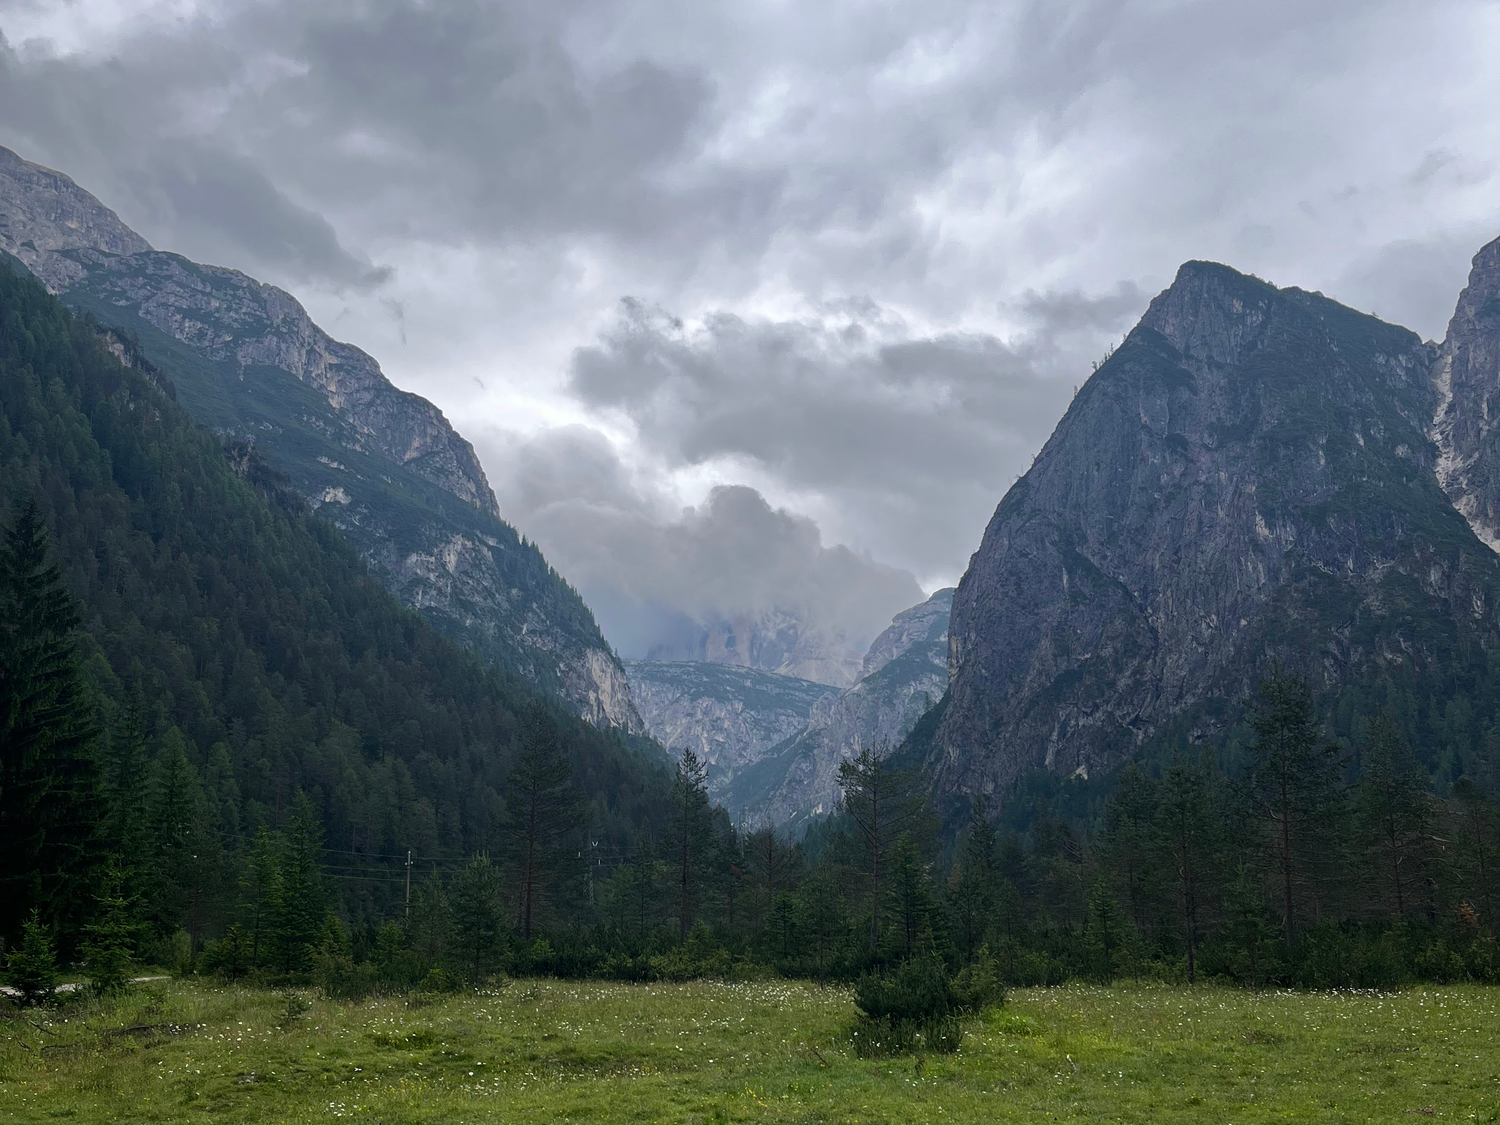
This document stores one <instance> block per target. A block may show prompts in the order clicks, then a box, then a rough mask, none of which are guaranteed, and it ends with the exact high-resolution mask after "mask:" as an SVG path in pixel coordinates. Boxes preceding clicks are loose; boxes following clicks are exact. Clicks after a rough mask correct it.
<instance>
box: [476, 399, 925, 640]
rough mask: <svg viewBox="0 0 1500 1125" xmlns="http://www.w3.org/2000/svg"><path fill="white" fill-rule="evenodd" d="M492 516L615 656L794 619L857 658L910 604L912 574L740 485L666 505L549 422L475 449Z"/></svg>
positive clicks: (591, 445) (606, 454) (612, 456)
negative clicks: (730, 627)
mask: <svg viewBox="0 0 1500 1125" xmlns="http://www.w3.org/2000/svg"><path fill="white" fill-rule="evenodd" d="M479 448H480V451H481V453H482V454H483V455H484V456H485V460H486V462H487V463H488V464H490V465H492V466H496V467H501V468H502V471H501V472H499V473H497V474H495V476H496V478H497V480H498V481H499V484H498V486H497V490H496V491H497V495H498V497H499V499H500V505H501V510H502V511H503V512H504V514H505V515H506V517H507V518H508V519H511V520H513V521H515V522H516V523H517V524H519V525H520V526H522V527H524V528H526V529H527V533H528V534H529V535H530V536H532V537H533V538H534V539H535V540H536V541H537V543H538V544H539V545H540V546H541V547H542V549H543V551H544V552H546V554H547V557H548V558H549V559H550V560H552V562H553V564H554V565H555V566H557V567H559V568H560V569H561V570H562V571H563V573H565V574H566V575H567V576H568V577H569V579H570V580H571V581H572V582H573V583H574V584H575V585H576V586H578V588H579V589H580V590H581V591H582V592H583V594H584V596H585V598H586V599H587V600H588V602H589V605H590V606H592V607H593V609H594V612H595V614H596V615H597V616H598V617H599V619H600V623H601V625H602V626H603V627H604V629H605V634H606V635H607V636H608V637H609V638H610V640H611V641H612V642H613V643H614V644H615V645H616V647H618V648H619V649H620V650H621V652H622V653H623V654H624V655H626V656H644V655H645V654H646V653H647V652H648V651H649V650H650V649H651V648H652V647H653V646H658V645H665V646H671V645H674V644H677V645H683V644H690V643H691V636H692V634H693V633H694V631H695V630H696V629H697V628H698V627H700V626H702V625H705V624H709V623H713V622H718V621H724V620H729V619H733V618H735V617H737V616H741V615H749V616H752V617H754V616H756V615H759V614H762V613H765V612H767V611H771V610H778V609H779V610H784V611H789V612H793V613H795V614H797V615H798V617H799V618H800V619H801V620H802V621H804V622H805V623H807V624H808V625H810V626H811V627H812V628H814V629H816V630H822V631H824V632H826V633H827V634H828V635H829V636H842V637H846V638H849V639H850V640H851V642H852V643H853V644H854V645H855V647H856V649H857V650H859V651H862V650H863V647H864V645H866V644H868V643H869V641H870V640H871V639H873V637H874V636H875V634H876V633H877V632H879V631H880V630H881V629H882V628H884V627H885V625H886V624H887V623H888V622H889V621H890V619H891V617H892V616H894V615H895V614H896V613H898V612H899V611H901V610H903V609H906V608H908V607H910V606H911V605H914V604H915V603H917V602H918V601H920V600H921V598H922V591H921V588H920V587H919V586H918V585H917V583H916V581H915V579H913V578H912V576H911V575H910V574H908V573H906V572H904V571H900V570H897V569H895V568H893V567H890V566H885V565H882V564H880V563H877V562H875V561H874V560H873V559H871V558H870V557H868V556H867V555H862V554H859V553H856V552H854V551H851V550H849V549H848V548H847V547H842V546H829V545H825V544H824V543H823V541H822V537H821V535H820V533H819V530H818V527H817V525H816V524H815V523H814V522H813V521H812V520H810V519H808V518H806V517H805V516H799V515H796V514H795V513H792V512H788V511H786V510H784V509H780V508H775V507H773V506H772V505H770V504H769V503H767V501H766V500H765V498H764V497H763V496H761V494H760V493H759V492H757V491H756V490H754V489H752V488H747V487H744V486H727V487H718V488H714V489H712V490H711V491H710V492H709V495H708V497H707V498H706V499H705V501H704V502H703V503H702V504H701V505H698V506H696V507H690V508H687V509H674V508H673V506H672V505H671V503H670V501H669V500H668V499H667V498H666V497H665V496H664V495H662V494H661V493H660V492H659V490H657V489H656V488H654V487H653V486H652V483H651V482H650V481H638V480H636V479H634V478H633V477H632V475H631V474H630V472H629V471H628V470H627V468H626V466H625V465H624V464H623V463H622V462H621V460H620V458H619V457H618V456H617V454H616V453H615V452H614V450H613V449H612V447H611V446H610V444H609V443H608V441H607V440H606V439H605V438H604V437H603V436H602V435H601V434H599V433H598V432H597V431H593V430H590V429H587V428H585V427H581V426H570V427H560V428H558V429H555V430H551V431H548V432H546V433H544V434H542V435H540V436H538V437H535V438H532V439H530V440H527V441H524V442H505V441H503V439H496V438H493V437H492V438H491V439H490V440H489V441H488V442H487V441H486V440H484V439H483V438H481V440H480V441H479Z"/></svg>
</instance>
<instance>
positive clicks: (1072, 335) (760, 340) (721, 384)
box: [570, 286, 1146, 579]
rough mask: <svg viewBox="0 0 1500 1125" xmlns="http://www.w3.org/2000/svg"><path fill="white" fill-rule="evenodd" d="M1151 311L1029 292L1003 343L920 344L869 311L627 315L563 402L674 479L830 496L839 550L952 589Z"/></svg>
mask: <svg viewBox="0 0 1500 1125" xmlns="http://www.w3.org/2000/svg"><path fill="white" fill-rule="evenodd" d="M1145 301H1146V298H1145V296H1144V295H1143V294H1142V293H1140V292H1139V291H1138V290H1137V289H1135V288H1134V287H1133V286H1122V287H1120V288H1118V289H1116V290H1114V291H1112V292H1109V293H1106V294H1103V295H1085V294H1083V293H1080V292H1077V291H1064V292H1049V293H1036V292H1033V293H1030V294H1027V295H1026V296H1025V298H1024V299H1023V300H1022V301H1021V302H1020V303H1019V309H1018V312H1017V315H1018V316H1019V317H1020V318H1021V320H1022V322H1023V325H1024V327H1023V328H1022V330H1020V331H1018V332H1017V333H1016V334H1015V336H1014V337H1013V338H1011V339H1007V340H1002V339H1000V338H998V337H995V336H992V335H986V334H980V333H967V334H960V333H946V334H942V335H932V336H920V335H915V334H913V333H912V332H911V331H910V330H909V329H908V328H907V327H906V326H905V325H903V324H902V323H901V322H900V319H899V318H897V317H895V316H894V315H893V314H891V313H889V312H888V311H887V310H883V309H881V308H880V307H879V306H878V305H874V304H873V303H870V302H850V303H847V304H845V305H843V306H841V308H840V309H838V310H837V312H838V314H839V315H837V316H835V317H832V318H829V319H823V320H817V319H815V320H809V321H769V320H750V319H746V318H742V317H739V316H735V315H732V314H729V313H717V314H714V315H711V316H709V317H707V318H705V319H704V320H703V321H702V322H701V323H697V324H693V325H687V324H684V323H683V322H682V321H681V320H679V319H677V318H675V317H673V316H671V315H669V314H667V313H665V312H663V311H661V310H659V309H653V308H651V307H649V306H646V305H644V304H642V303H640V302H638V301H627V302H625V303H624V304H623V305H622V307H621V310H620V317H619V319H618V321H617V323H616V324H615V325H614V326H613V327H612V328H611V329H610V330H609V331H608V332H607V333H605V335H604V336H603V337H602V338H601V339H600V340H599V341H598V342H597V343H595V344H593V345H590V346H588V347H584V348H580V349H578V351H577V352H575V354H574V357H573V362H572V366H571V383H570V387H571V389H572V391H573V393H574V394H575V395H576V396H577V397H578V399H579V400H580V401H581V402H583V403H585V404H587V405H588V406H589V407H591V408H593V409H595V410H598V411H601V412H604V413H606V414H610V415H618V416H623V417H624V418H626V419H628V421H629V422H630V424H632V425H633V426H634V427H635V429H636V431H637V434H638V436H639V440H640V442H641V444H642V445H643V446H644V447H645V448H647V449H649V450H651V451H652V454H653V456H655V457H657V458H660V459H661V460H662V462H663V463H664V464H665V465H666V466H667V467H668V468H672V469H676V468H681V467H685V466H702V465H713V464H717V463H725V462H728V463H734V462H735V461H741V462H748V463H750V464H753V465H754V466H756V467H757V469H758V470H760V471H761V472H763V473H765V474H767V475H769V476H771V477H774V478H775V479H777V480H779V481H782V482H785V484H786V485H787V486H788V487H790V488H792V489H794V490H796V491H797V492H799V493H801V494H804V495H807V494H813V495H817V496H819V497H821V498H822V500H823V508H824V509H825V510H826V511H828V512H830V513H836V516H835V518H836V519H837V520H839V521H840V522H841V524H842V525H843V526H841V527H840V529H839V530H840V532H841V538H842V537H843V535H852V539H853V541H859V542H862V543H863V545H864V546H866V547H868V548H869V549H871V550H873V551H874V552H875V553H876V554H877V555H878V556H879V557H881V558H886V559H890V560H891V561H893V562H896V563H898V564H899V565H901V566H903V567H906V568H908V569H912V570H914V571H916V572H917V573H919V574H924V575H934V576H937V577H938V578H940V579H943V578H948V579H951V577H952V573H951V568H952V567H953V563H954V561H955V560H957V559H960V558H963V557H964V556H965V555H966V554H967V552H968V551H969V550H970V549H972V547H973V545H974V544H975V543H976V542H977V539H978V535H979V532H980V530H981V529H982V528H983V526H984V522H985V521H986V519H987V518H988V514H989V510H990V509H992V508H993V506H994V504H995V501H996V500H997V499H998V498H999V496H1000V494H1001V493H1002V492H1003V491H1004V490H1005V488H1007V487H1008V486H1009V485H1010V482H1011V480H1012V478H1013V477H1014V475H1015V474H1016V473H1017V472H1020V471H1022V470H1023V469H1024V467H1025V464H1026V460H1027V458H1028V456H1029V455H1030V453H1031V452H1032V451H1034V450H1035V449H1037V448H1039V447H1040V444H1041V442H1042V440H1043V439H1044V438H1045V437H1046V435H1047V433H1048V431H1050V429H1051V428H1052V425H1053V423H1054V422H1055V421H1056V419H1057V417H1058V415H1059V414H1060V413H1061V412H1062V409H1063V407H1064V406H1065V404H1066V402H1067V400H1068V395H1069V394H1070V391H1071V388H1072V387H1073V386H1075V385H1077V384H1078V383H1080V382H1082V380H1083V378H1084V377H1085V376H1086V374H1087V371H1088V368H1089V362H1090V360H1092V359H1093V358H1095V357H1097V356H1098V355H1099V354H1101V353H1102V352H1103V350H1104V349H1105V347H1107V345H1108V343H1110V342H1112V341H1113V340H1114V339H1117V338H1118V335H1119V332H1120V330H1121V328H1122V326H1123V325H1126V324H1128V323H1129V321H1130V320H1131V319H1133V318H1134V316H1136V315H1138V314H1139V312H1140V310H1141V309H1142V308H1143V307H1144V305H1145ZM945 568H946V569H945Z"/></svg>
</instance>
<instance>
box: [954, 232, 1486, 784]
mask: <svg viewBox="0 0 1500 1125" xmlns="http://www.w3.org/2000/svg"><path fill="white" fill-rule="evenodd" d="M1494 257H1495V251H1494V249H1493V248H1489V249H1487V251H1486V252H1485V253H1484V254H1482V255H1481V259H1483V261H1482V262H1477V263H1476V276H1477V277H1480V278H1481V283H1480V284H1478V285H1477V286H1476V285H1475V284H1471V286H1470V291H1469V293H1468V295H1466V298H1465V302H1464V303H1461V305H1460V315H1459V316H1457V317H1455V325H1456V326H1457V331H1456V332H1455V333H1453V334H1450V340H1449V343H1448V344H1447V345H1445V347H1444V349H1443V351H1442V356H1441V360H1442V362H1440V363H1439V364H1438V365H1437V370H1438V371H1440V372H1442V373H1443V374H1442V375H1441V377H1440V378H1438V379H1436V380H1434V378H1433V374H1432V373H1433V371H1434V369H1435V368H1434V360H1435V359H1438V358H1439V357H1438V356H1437V355H1436V354H1435V350H1434V349H1433V348H1432V347H1431V346H1429V345H1426V344H1423V343H1422V342H1421V340H1419V339H1418V338H1417V337H1416V336H1415V335H1414V334H1412V333H1410V332H1408V331H1406V330H1405V329H1402V328H1398V327H1395V326H1392V325H1389V324H1385V323H1383V322H1381V321H1379V320H1377V319H1375V318H1373V317H1369V316H1365V315H1362V314H1360V313H1356V312H1354V311H1352V310H1350V309H1347V308H1345V307H1343V306H1341V305H1338V304H1336V303H1335V302H1333V301H1331V300H1328V299H1326V298H1324V297H1323V296H1321V295H1319V294H1316V293H1307V292H1303V291H1300V290H1297V289H1286V290H1278V289H1276V288H1275V287H1273V286H1271V285H1268V284H1266V283H1264V282H1262V281H1259V280H1257V279H1255V278H1251V277H1247V276H1244V275H1242V274H1239V273H1236V272H1235V271H1233V270H1231V269H1228V268H1226V267H1224V266H1221V265H1214V264H1211V263H1205V262H1190V263H1188V264H1187V265H1185V266H1183V267H1182V269H1181V271H1180V272H1179V273H1178V275H1177V279H1176V280H1175V281H1174V282H1173V284H1172V286H1171V287H1170V288H1169V289H1167V290H1166V291H1165V292H1164V293H1162V294H1161V295H1160V296H1158V297H1157V298H1156V299H1155V300H1154V301H1153V302H1152V304H1151V306H1150V309H1149V310H1148V311H1147V313H1146V315H1145V317H1144V318H1143V320H1142V321H1141V323H1140V324H1139V325H1138V326H1137V327H1136V328H1135V329H1134V330H1133V331H1132V332H1131V333H1130V335H1129V336H1128V337H1127V338H1126V340H1125V341H1124V343H1123V344H1122V345H1121V346H1120V348H1119V349H1118V350H1117V351H1116V352H1115V353H1114V354H1113V356H1112V357H1111V358H1110V359H1109V360H1108V361H1107V362H1105V363H1104V364H1103V365H1102V366H1101V367H1100V368H1099V369H1098V371H1097V373H1096V374H1095V375H1094V376H1093V377H1092V378H1091V379H1090V380H1089V381H1088V382H1087V383H1086V384H1085V385H1084V386H1083V387H1082V389H1081V390H1080V391H1079V393H1078V395H1077V396H1076V398H1075V399H1074V401H1073V403H1072V405H1071V407H1070V408H1069V410H1068V412H1067V414H1066V416H1065V417H1064V418H1063V419H1062V421H1061V422H1060V423H1059V424H1058V426H1057V429H1056V430H1055V432H1054V433H1053V435H1052V437H1051V438H1050V439H1049V441H1048V442H1047V444H1046V445H1045V447H1044V448H1043V449H1042V451H1041V453H1040V454H1039V455H1038V456H1037V458H1036V460H1035V462H1034V463H1033V465H1032V467H1031V469H1030V471H1029V472H1028V473H1026V474H1025V476H1023V477H1022V478H1021V479H1020V480H1019V481H1017V483H1016V484H1015V485H1014V487H1012V488H1011V489H1010V491H1009V492H1008V493H1007V494H1006V495H1005V498H1004V499H1003V500H1001V502H1000V505H999V507H998V508H997V509H996V511H995V515H994V517H993V519H992V520H991V521H990V524H989V526H988V528H986V530H985V533H984V538H983V542H982V543H981V545H980V547H979V550H978V551H977V552H976V553H975V555H974V556H973V558H972V559H971V560H970V564H969V568H968V571H967V572H966V573H965V575H964V577H963V580H962V582H961V583H960V584H959V587H958V592H957V595H956V597H955V599H954V605H953V619H952V631H951V641H950V654H949V662H950V670H951V673H952V684H951V687H950V690H949V695H948V699H947V701H946V704H945V710H944V711H943V713H942V719H941V723H940V724H938V725H937V728H936V733H935V736H934V738H933V740H932V743H931V745H930V746H929V747H928V748H927V749H926V754H927V756H928V764H929V765H930V766H931V767H932V768H933V769H934V770H935V771H936V775H937V784H938V789H939V792H940V794H942V795H944V796H946V797H948V798H952V799H959V798H962V797H963V796H965V795H970V794H975V793H986V794H990V793H1003V791H1004V789H1005V787H1006V786H1008V785H1009V784H1010V783H1012V782H1014V781H1015V780H1016V779H1017V778H1018V777H1020V776H1021V775H1022V774H1023V773H1025V772H1026V771H1028V770H1030V769H1033V768H1038V767H1041V768H1046V769H1049V770H1053V771H1056V772H1062V773H1072V772H1074V771H1075V770H1077V769H1079V768H1080V767H1081V768H1083V769H1085V770H1087V771H1093V770H1096V769H1108V768H1110V767H1112V766H1114V765H1116V764H1118V763H1119V762H1120V761H1121V760H1122V759H1123V758H1124V757H1125V756H1127V755H1129V754H1130V753H1131V752H1132V751H1133V750H1134V749H1135V747H1136V746H1137V745H1139V743H1140V742H1141V741H1142V740H1143V739H1144V738H1145V737H1147V736H1148V735H1149V734H1151V733H1152V732H1154V731H1156V730H1159V729H1160V728H1161V726H1162V724H1163V723H1165V722H1166V721H1167V720H1169V719H1174V718H1179V717H1184V716H1186V717H1188V718H1189V720H1190V721H1196V719H1194V716H1198V717H1203V716H1205V715H1208V714H1211V713H1212V711H1213V710H1214V709H1215V707H1221V706H1223V705H1225V704H1226V703H1235V702H1237V701H1238V700H1241V699H1243V698H1244V697H1245V695H1246V694H1247V693H1248V691H1249V690H1250V687H1251V685H1252V684H1253V682H1254V679H1255V678H1256V676H1258V675H1259V674H1260V673H1261V672H1262V671H1263V670H1264V669H1265V668H1266V667H1267V665H1268V663H1269V661H1271V660H1273V659H1277V660H1280V661H1281V662H1283V663H1284V664H1286V665H1287V666H1289V667H1292V668H1294V669H1295V670H1297V671H1299V672H1301V673H1303V674H1306V675H1309V676H1310V677H1312V678H1313V679H1314V681H1315V682H1317V683H1319V684H1321V685H1332V684H1336V683H1342V682H1345V681H1346V680H1348V679H1349V678H1351V677H1353V676H1355V675H1359V674H1363V673H1365V672H1370V671H1372V670H1379V669H1381V668H1388V667H1396V666H1398V665H1403V666H1410V665H1416V666H1423V665H1431V664H1432V663H1433V662H1435V661H1441V660H1444V659H1448V658H1450V657H1451V656H1452V654H1453V653H1455V652H1456V651H1458V650H1460V649H1461V648H1463V647H1464V646H1467V645H1470V644H1478V645H1487V644H1491V643H1494V641H1495V638H1496V598H1497V595H1500V560H1497V558H1496V556H1495V554H1494V553H1493V552H1492V551H1490V550H1489V549H1488V548H1486V547H1485V545H1484V544H1483V543H1482V542H1481V541H1480V539H1479V538H1477V537H1476V535H1475V532H1474V531H1472V530H1471V529H1470V526H1469V523H1466V522H1465V519H1464V517H1463V516H1460V515H1459V513H1458V511H1456V510H1455V508H1454V507H1453V505H1452V504H1450V503H1449V501H1448V498H1447V496H1446V495H1445V494H1444V491H1443V487H1441V486H1440V484H1439V478H1440V477H1442V478H1443V479H1444V483H1445V484H1446V485H1447V487H1448V488H1449V490H1450V492H1451V493H1452V494H1453V495H1454V496H1455V498H1456V499H1457V502H1458V503H1459V504H1460V505H1461V506H1463V507H1465V509H1466V510H1465V514H1466V515H1467V516H1468V519H1469V521H1470V522H1472V523H1473V524H1474V525H1475V528H1476V530H1479V531H1480V532H1481V534H1485V535H1488V536H1490V537H1491V538H1493V534H1494V532H1493V529H1494V527H1495V516H1494V513H1495V510H1496V506H1495V499H1496V497H1495V493H1494V491H1493V487H1492V484H1491V482H1492V481H1494V480H1496V479H1497V477H1496V476H1495V475H1494V474H1493V472H1492V470H1491V468H1490V465H1491V464H1492V461H1491V459H1490V453H1489V450H1490V449H1491V448H1492V445H1491V443H1490V438H1489V431H1488V426H1487V417H1488V412H1489V406H1488V402H1489V399H1490V398H1492V397H1493V396H1495V395H1496V394H1497V391H1496V371H1495V365H1494V363H1493V358H1494V356H1495V354H1496V353H1495V352H1494V350H1492V349H1493V339H1494V337H1493V336H1485V335H1484V333H1483V332H1482V331H1480V330H1479V328H1477V327H1475V326H1477V325H1480V324H1481V322H1482V321H1483V320H1484V318H1485V316H1486V315H1488V314H1486V313H1485V310H1486V309H1487V308H1490V307H1491V306H1490V304H1489V302H1490V300H1491V298H1490V296H1489V295H1488V293H1487V292H1486V291H1485V286H1486V285H1487V284H1488V282H1487V281H1485V280H1484V279H1487V278H1490V277H1492V276H1493V273H1492V264H1493V263H1492V261H1491V259H1493V258H1494ZM1481 275H1482V276H1481ZM1487 349H1491V350H1487ZM1486 368H1487V370H1486ZM1497 405H1500V404H1497ZM1435 416H1436V417H1437V419H1438V425H1437V431H1438V433H1439V435H1440V437H1439V442H1438V444H1435V443H1434V441H1433V440H1430V437H1429V431H1430V430H1431V429H1432V426H1433V419H1434V417H1435ZM1439 445H1441V447H1442V451H1441V453H1440V449H1439Z"/></svg>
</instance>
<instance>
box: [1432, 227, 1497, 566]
mask: <svg viewBox="0 0 1500 1125" xmlns="http://www.w3.org/2000/svg"><path fill="white" fill-rule="evenodd" d="M1433 383H1434V385H1435V387H1436V391H1437V408H1436V413H1435V415H1434V417H1433V426H1432V431H1433V440H1434V441H1435V442H1436V443H1437V447H1438V451H1439V456H1438V461H1437V475H1438V480H1439V481H1440V482H1441V484H1442V486H1443V488H1444V489H1445V490H1446V491H1447V493H1448V497H1449V499H1451V500H1452V501H1453V506H1454V507H1455V508H1457V509H1458V510H1459V512H1460V513H1461V514H1462V515H1463V517H1464V518H1465V519H1467V520H1468V521H1469V526H1470V527H1472V528H1473V529H1474V534H1475V535H1477V536H1479V538H1480V539H1481V540H1483V541H1484V542H1485V543H1486V544H1488V545H1489V546H1490V547H1491V548H1492V549H1495V550H1500V238H1497V239H1496V240H1495V241H1494V242H1491V243H1490V244H1489V245H1488V246H1485V247H1484V248H1483V249H1482V250H1480V251H1479V253H1478V254H1476V255H1475V256H1474V267H1473V269H1472V271H1471V272H1470V274H1469V284H1468V286H1467V287H1466V288H1465V289H1464V291H1463V293H1462V294H1461V295H1460V296H1459V298H1458V307H1457V309H1455V310H1454V313H1453V319H1452V320H1451V321H1449V323H1448V336H1447V338H1446V339H1445V340H1444V341H1443V346H1442V348H1441V349H1440V351H1439V352H1438V359H1437V363H1436V364H1435V365H1434V367H1433Z"/></svg>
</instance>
